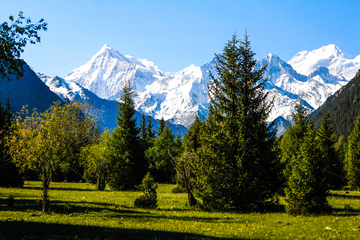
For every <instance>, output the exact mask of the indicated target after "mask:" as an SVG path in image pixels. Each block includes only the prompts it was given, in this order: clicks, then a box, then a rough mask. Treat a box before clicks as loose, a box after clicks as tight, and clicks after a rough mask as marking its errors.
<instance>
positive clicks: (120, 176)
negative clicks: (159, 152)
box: [109, 82, 147, 190]
mask: <svg viewBox="0 0 360 240" xmlns="http://www.w3.org/2000/svg"><path fill="white" fill-rule="evenodd" d="M134 96H135V93H134V90H133V88H132V87H131V84H130V83H129V82H127V83H125V84H124V87H123V93H122V95H121V96H120V102H118V113H117V115H116V120H117V127H116V128H115V130H114V131H113V133H112V137H111V138H112V139H111V141H110V146H111V151H112V157H111V159H110V165H111V166H112V170H111V173H110V181H109V186H110V187H111V188H113V189H116V190H122V189H130V188H133V187H135V186H138V185H139V184H140V183H141V180H142V178H143V177H144V176H145V174H146V172H147V163H146V161H145V157H144V151H143V148H142V143H141V139H140V136H139V134H140V131H139V129H138V128H137V127H136V119H135V117H134V115H135V108H134V100H133V98H134Z"/></svg>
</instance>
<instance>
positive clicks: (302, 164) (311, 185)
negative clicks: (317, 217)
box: [285, 121, 331, 215]
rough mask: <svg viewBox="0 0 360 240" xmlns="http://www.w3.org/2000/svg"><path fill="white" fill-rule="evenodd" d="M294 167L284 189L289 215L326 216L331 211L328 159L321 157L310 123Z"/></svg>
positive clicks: (312, 126) (314, 131) (309, 122)
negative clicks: (328, 197)
mask: <svg viewBox="0 0 360 240" xmlns="http://www.w3.org/2000/svg"><path fill="white" fill-rule="evenodd" d="M294 157H295V159H294V160H295V161H296V162H294V164H293V166H292V171H291V174H290V176H289V179H288V186H287V187H286V188H285V194H286V197H285V201H286V203H287V204H286V207H285V208H286V211H287V212H288V213H290V214H292V215H307V214H313V213H326V212H328V211H330V209H331V208H330V205H329V204H328V201H327V199H326V197H327V196H328V189H329V188H328V186H329V185H328V183H327V179H328V173H327V166H326V164H327V163H326V159H325V158H324V157H323V156H322V152H321V150H320V149H319V143H318V141H317V138H316V130H315V128H314V125H313V124H312V122H311V121H308V123H307V126H306V131H305V135H304V137H303V141H302V142H301V143H300V148H299V151H298V154H297V155H296V156H294Z"/></svg>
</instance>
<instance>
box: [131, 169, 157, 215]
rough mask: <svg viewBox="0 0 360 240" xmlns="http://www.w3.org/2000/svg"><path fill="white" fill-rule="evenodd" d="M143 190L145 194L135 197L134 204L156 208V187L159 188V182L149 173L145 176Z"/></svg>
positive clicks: (142, 183) (142, 184)
mask: <svg viewBox="0 0 360 240" xmlns="http://www.w3.org/2000/svg"><path fill="white" fill-rule="evenodd" d="M140 188H141V190H142V191H143V192H144V195H141V196H140V197H138V198H137V199H135V202H134V206H135V207H140V208H156V207H157V193H156V189H157V188H158V185H157V183H155V180H154V178H153V177H152V176H151V175H150V173H147V174H146V175H145V177H144V178H143V180H142V182H141V185H140Z"/></svg>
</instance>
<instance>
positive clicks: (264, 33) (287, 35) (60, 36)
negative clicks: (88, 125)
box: [0, 0, 360, 77]
mask: <svg viewBox="0 0 360 240" xmlns="http://www.w3.org/2000/svg"><path fill="white" fill-rule="evenodd" d="M359 10H360V4H359V1H358V0H347V1H343V0H342V1H340V0H339V1H335V0H327V1H325V0H324V1H310V0H302V1H296V0H284V1H276V0H272V1H270V0H268V1H265V0H263V1H260V0H259V1H256V0H251V1H249V0H247V1H242V0H237V1H236V0H212V1H210V0H209V1H197V0H191V1H181V0H178V1H170V0H168V1H163V0H156V1H155V0H149V1H141V0H131V1H130V0H126V1H122V0H43V1H41V0H31V1H29V0H19V1H18V0H2V2H1V8H0V23H2V22H4V21H8V17H9V15H17V13H18V12H19V11H23V12H24V15H25V16H26V17H30V18H31V19H32V21H37V20H39V19H40V18H44V19H45V21H46V22H47V23H48V31H47V32H41V33H40V36H41V43H38V44H36V45H28V46H27V47H26V48H25V52H24V54H23V55H22V58H23V59H25V61H26V62H27V63H28V64H29V65H31V66H32V67H33V68H34V70H35V71H38V72H41V73H44V74H46V75H49V76H52V77H54V76H55V75H57V76H60V77H66V75H67V74H68V73H69V72H70V71H71V70H73V69H75V68H77V67H79V66H81V65H83V64H85V63H86V62H87V61H89V60H90V58H91V57H92V56H93V55H94V54H95V53H96V52H98V51H99V50H100V49H101V47H102V46H103V45H104V44H105V43H107V44H109V45H110V46H112V47H113V48H114V49H116V50H118V51H119V52H121V53H122V54H123V55H126V54H128V55H131V56H133V57H136V58H145V59H148V60H150V61H153V62H154V63H155V64H156V65H157V66H158V67H159V68H160V69H161V70H162V71H164V72H175V71H180V70H182V69H184V68H185V67H187V66H189V65H191V64H195V65H197V66H201V65H203V64H205V63H207V62H209V61H211V60H212V58H213V57H214V53H219V52H221V51H222V49H223V46H224V45H225V44H226V43H227V41H228V40H229V39H231V36H232V35H233V34H234V32H235V31H236V32H237V34H238V36H239V37H240V38H242V37H243V35H244V32H245V29H247V32H248V34H249V36H250V38H249V39H250V41H251V44H252V49H253V51H254V52H255V53H256V58H257V59H259V58H262V57H264V56H266V55H267V54H268V53H270V52H274V53H276V54H277V55H279V56H280V58H281V59H283V60H284V61H288V60H290V59H291V58H292V57H293V56H294V55H295V54H296V53H298V52H299V51H302V50H313V49H316V48H320V47H322V46H325V45H328V44H331V43H332V44H335V45H337V46H338V47H339V48H340V49H342V50H343V51H345V52H346V53H347V54H350V55H352V56H354V57H355V56H357V55H359V54H360V14H359V12H360V11H359Z"/></svg>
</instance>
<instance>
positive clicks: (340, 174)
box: [317, 110, 345, 189]
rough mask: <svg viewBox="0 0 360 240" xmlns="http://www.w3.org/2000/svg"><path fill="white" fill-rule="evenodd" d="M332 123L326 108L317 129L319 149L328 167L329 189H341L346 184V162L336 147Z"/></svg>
mask: <svg viewBox="0 0 360 240" xmlns="http://www.w3.org/2000/svg"><path fill="white" fill-rule="evenodd" d="M331 124H332V122H331V119H330V114H329V112H327V111H326V110H324V111H323V117H322V123H321V125H320V128H319V129H318V131H317V137H318V142H319V150H320V152H321V158H323V159H324V162H325V166H326V167H327V171H326V173H327V174H326V175H327V177H326V179H327V180H326V181H327V183H328V185H329V189H340V188H341V187H342V186H344V184H345V182H344V179H345V172H344V164H343V161H342V160H341V158H340V153H339V152H338V151H337V150H336V147H335V144H336V140H335V134H334V129H333V128H332V127H331Z"/></svg>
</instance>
